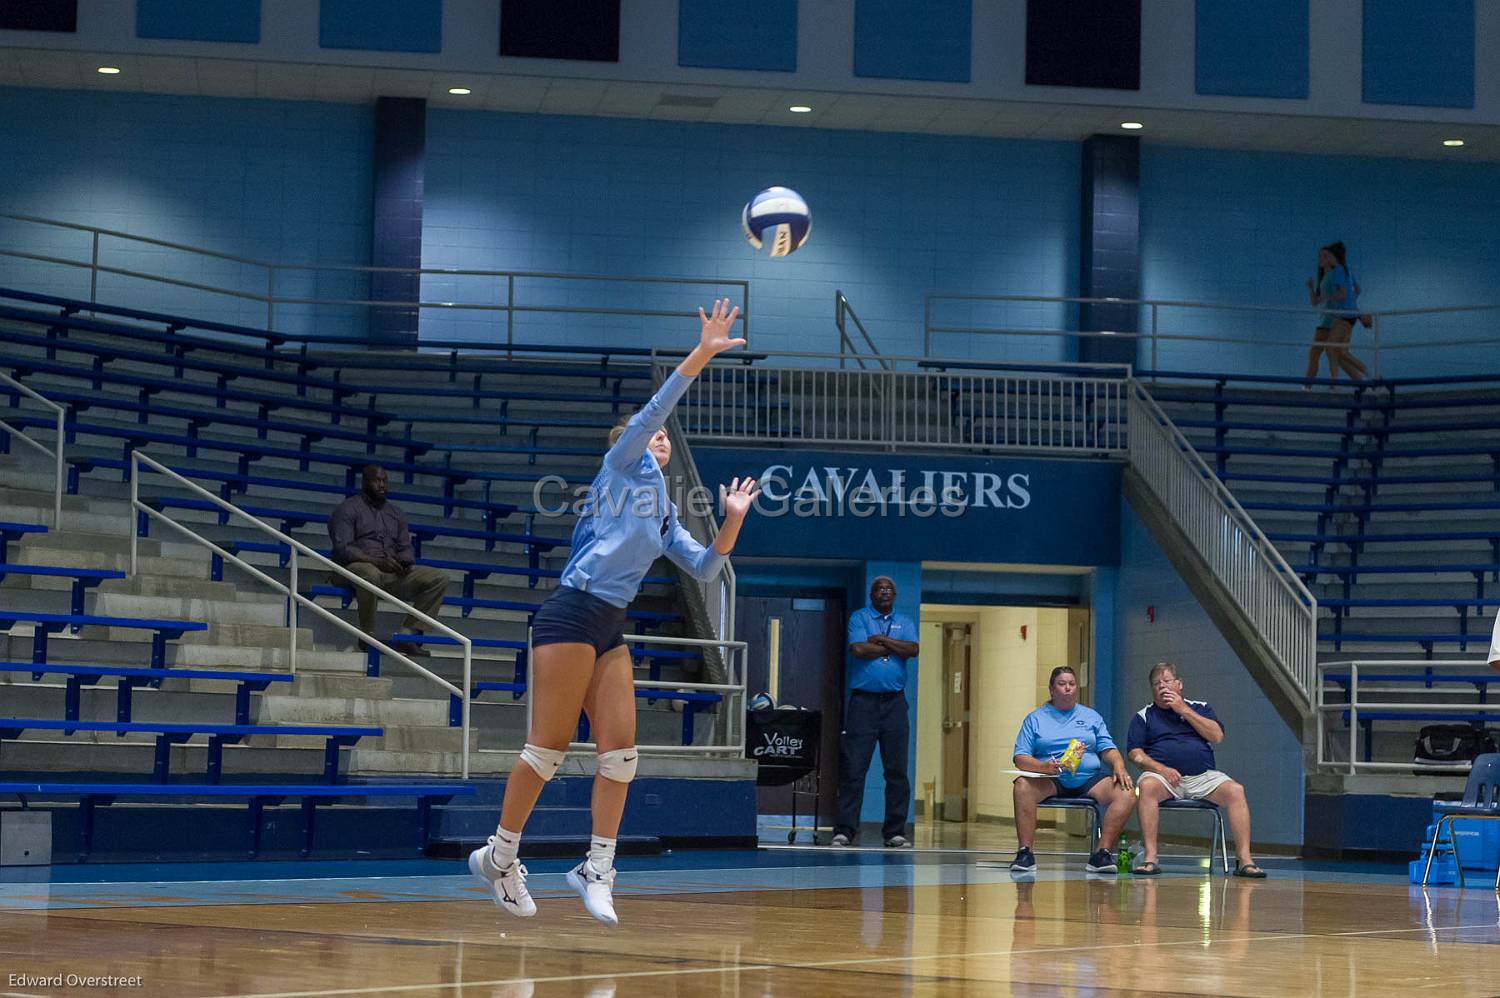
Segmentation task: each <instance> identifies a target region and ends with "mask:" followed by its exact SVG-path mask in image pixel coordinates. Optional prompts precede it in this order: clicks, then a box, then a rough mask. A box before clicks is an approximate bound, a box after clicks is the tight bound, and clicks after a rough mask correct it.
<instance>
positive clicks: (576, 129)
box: [423, 110, 1079, 358]
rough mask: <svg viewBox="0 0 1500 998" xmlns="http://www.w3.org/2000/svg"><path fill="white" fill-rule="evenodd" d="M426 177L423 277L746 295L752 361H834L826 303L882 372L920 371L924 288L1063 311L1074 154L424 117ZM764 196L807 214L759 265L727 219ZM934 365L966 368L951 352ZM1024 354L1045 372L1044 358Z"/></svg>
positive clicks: (607, 334)
mask: <svg viewBox="0 0 1500 998" xmlns="http://www.w3.org/2000/svg"><path fill="white" fill-rule="evenodd" d="M427 157H428V158H427V191H426V194H427V201H426V206H425V214H424V263H425V265H426V266H429V267H471V268H475V267H477V268H489V269H508V268H509V269H519V270H531V271H568V272H573V273H585V274H587V273H623V274H640V275H653V276H719V277H748V278H750V279H751V280H752V281H753V282H754V295H755V297H754V300H753V302H752V316H753V318H752V325H751V331H750V336H751V341H752V343H753V344H754V345H755V347H757V348H760V349H765V350H801V351H836V350H837V348H838V339H837V333H836V331H835V329H834V326H833V321H832V314H833V293H834V290H835V289H842V290H843V291H844V293H845V294H847V295H848V296H849V298H850V300H851V301H852V302H853V303H854V306H855V308H856V309H857V311H858V312H859V315H860V318H861V319H863V320H864V322H865V325H866V326H867V327H868V329H869V330H870V334H871V336H872V337H873V338H874V340H875V342H876V343H877V344H879V346H880V349H881V350H882V351H883V352H886V353H920V352H921V347H922V334H921V330H922V296H923V295H924V294H925V293H927V292H928V291H930V290H932V289H934V288H943V289H945V290H957V291H975V292H977V291H985V292H994V291H1006V290H1013V289H1015V288H1027V289H1034V290H1036V292H1037V293H1039V294H1047V295H1064V294H1068V293H1071V292H1072V291H1073V290H1074V288H1075V286H1076V280H1077V276H1076V275H1077V264H1076V260H1077V244H1078V235H1077V233H1078V211H1079V206H1078V171H1079V163H1078V152H1077V148H1076V146H1074V145H1072V144H1071V143H1051V142H1025V141H1005V140H990V139H974V138H945V137H939V136H918V135H898V134H872V133H865V132H845V131H838V132H835V131H811V132H809V131H805V130H800V129H799V130H791V129H779V128H769V127H768V128H744V127H724V126H717V125H687V124H676V123H666V122H647V121H624V120H615V119H602V118H594V119H589V118H564V117H550V116H536V115H513V114H488V113H470V112H457V111H446V110H434V111H432V112H431V114H430V116H429V118H428V130H427ZM772 184H784V185H786V186H789V187H792V188H795V189H796V190H798V191H800V192H801V193H802V194H803V196H805V197H806V198H807V199H808V203H809V204H810V205H811V207H812V212H813V231H812V237H811V239H809V241H808V243H807V245H806V246H804V247H803V248H802V249H801V250H799V251H798V252H797V253H796V255H794V256H792V257H787V258H782V259H771V258H770V257H765V256H759V257H758V256H756V255H755V254H754V252H753V251H752V250H751V249H750V247H749V245H748V244H747V243H746V242H745V239H744V236H743V235H742V234H741V232H740V224H739V214H740V209H741V207H742V206H743V205H744V203H745V202H746V201H747V200H748V199H749V198H750V197H751V196H753V195H754V194H755V193H756V192H757V191H759V190H761V189H762V188H765V187H767V186H770V185H772ZM725 290H726V291H727V289H725ZM424 293H425V294H426V295H427V297H429V298H439V299H442V300H446V301H481V300H488V301H495V300H500V301H503V300H504V297H503V296H504V294H505V289H504V288H503V287H497V286H496V285H495V284H494V283H493V282H480V281H457V280H454V281H447V280H437V279H433V280H429V282H428V283H427V286H426V288H425V290H424ZM517 294H518V299H519V300H526V301H532V302H538V303H540V302H546V303H549V304H555V303H561V302H567V303H569V304H575V305H576V304H601V303H604V304H607V303H611V302H616V301H617V302H618V303H619V304H621V305H630V304H640V305H649V306H651V307H670V308H675V309H687V308H689V307H691V308H694V309H695V308H696V307H697V306H698V305H699V304H701V303H702V302H703V301H704V300H705V299H707V298H710V297H712V295H713V290H712V289H677V290H675V291H674V290H672V289H662V290H661V291H659V292H656V293H653V294H651V295H638V296H637V297H632V298H629V299H628V300H627V299H622V298H621V297H620V296H621V295H622V292H621V290H620V289H619V288H618V287H590V286H588V285H587V283H586V282H578V283H577V284H574V285H573V286H572V287H571V289H570V290H569V291H568V292H566V293H564V292H562V291H554V292H552V293H551V294H550V296H549V293H548V292H547V291H546V290H545V289H543V288H542V287H541V286H540V285H538V284H531V285H528V286H524V287H519V288H518V291H517ZM495 295H499V296H500V297H499V298H498V299H497V298H495V297H493V296H495ZM486 296H490V297H486ZM1011 315H1012V318H1013V320H1014V321H1017V322H1027V323H1033V324H1038V325H1042V326H1049V325H1050V326H1052V327H1056V326H1057V325H1058V323H1059V322H1060V321H1061V320H1062V315H1063V313H1062V311H1061V310H1060V309H1058V308H1057V307H1055V306H1041V307H1039V306H1028V307H1025V308H1016V309H1012V310H1011ZM947 318H962V314H961V313H958V312H955V313H953V314H952V315H948V316H947ZM516 329H517V332H516V336H517V339H524V338H528V337H529V338H530V339H532V340H535V339H536V338H537V335H538V334H543V335H548V336H555V337H557V338H559V339H561V340H563V341H564V342H593V343H598V342H600V341H601V340H603V341H605V342H613V343H629V344H632V345H634V344H639V343H642V342H647V343H650V342H667V341H670V340H672V339H674V338H675V339H677V340H679V341H680V339H681V338H682V337H690V336H692V335H694V333H695V329H696V326H695V324H694V322H693V321H691V320H686V319H684V320H668V321H665V322H661V321H657V322H653V323H651V324H649V325H646V324H643V323H642V322H641V321H640V320H635V319H615V320H604V319H599V320H590V321H587V322H579V321H576V320H575V321H569V322H566V323H561V322H558V321H557V320H556V319H555V318H553V317H542V318H529V317H518V319H517V326H516ZM423 335H424V336H426V337H428V338H431V337H434V336H442V337H445V338H456V339H495V338H496V337H497V336H499V337H503V335H504V333H503V329H502V330H497V329H496V323H495V320H494V319H493V318H487V317H481V316H476V315H472V314H470V315H465V314H456V315H445V316H443V317H441V318H436V319H433V320H432V321H430V322H429V323H428V324H427V326H426V328H425V329H424V333H423ZM942 347H943V349H944V350H945V352H947V353H948V354H950V355H953V354H958V355H969V354H970V353H971V352H972V351H974V350H975V349H976V347H975V345H974V344H973V343H971V342H969V341H967V340H965V339H960V338H956V337H955V338H950V341H948V342H945V343H943V344H942ZM1027 349H1034V350H1035V351H1036V352H1037V356H1040V357H1047V358H1051V357H1055V356H1057V355H1058V354H1057V350H1058V346H1057V344H1055V343H1053V342H1050V341H1045V342H1041V343H1039V344H1037V345H1034V346H1033V347H1028V348H1027Z"/></svg>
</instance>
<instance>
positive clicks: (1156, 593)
mask: <svg viewBox="0 0 1500 998" xmlns="http://www.w3.org/2000/svg"><path fill="white" fill-rule="evenodd" d="M1120 506H1121V510H1120V520H1121V527H1120V568H1119V573H1118V580H1117V586H1116V589H1115V599H1114V608H1115V619H1114V628H1115V660H1114V663H1113V676H1112V677H1111V679H1112V685H1113V699H1112V702H1113V710H1112V711H1110V713H1109V714H1108V715H1107V718H1106V719H1107V720H1108V721H1109V726H1110V730H1111V731H1114V732H1118V733H1119V735H1120V736H1121V737H1122V738H1123V736H1124V734H1125V732H1127V731H1129V730H1130V716H1131V715H1132V714H1133V713H1135V712H1136V711H1137V710H1140V709H1141V708H1142V707H1144V706H1146V704H1148V703H1149V702H1150V700H1151V695H1150V692H1149V690H1148V689H1147V686H1146V678H1147V675H1148V673H1149V672H1150V671H1151V666H1153V665H1155V664H1156V663H1157V662H1161V661H1170V662H1174V663H1176V664H1177V665H1178V666H1179V667H1180V669H1181V675H1182V679H1183V683H1184V686H1185V690H1184V692H1185V694H1186V695H1187V696H1191V697H1193V698H1195V699H1199V700H1207V701H1208V702H1209V703H1211V704H1212V705H1213V708H1214V711H1215V712H1216V713H1217V714H1218V715H1219V717H1220V718H1221V719H1222V720H1223V721H1224V732H1225V737H1224V741H1223V742H1221V743H1220V744H1219V745H1217V746H1215V748H1214V755H1215V758H1216V760H1217V762H1218V765H1219V768H1220V769H1222V770H1224V771H1225V772H1226V773H1228V774H1229V775H1230V776H1232V777H1234V778H1235V779H1236V780H1239V781H1240V782H1241V783H1243V784H1244V785H1245V790H1246V792H1247V794H1248V795H1249V798H1250V819H1251V835H1252V837H1253V839H1254V840H1255V841H1257V842H1273V843H1278V844H1283V845H1291V844H1300V843H1301V842H1302V811H1303V790H1304V783H1305V781H1304V779H1303V772H1302V744H1301V740H1300V737H1299V734H1298V733H1297V732H1293V731H1291V730H1290V729H1288V728H1287V726H1286V723H1285V722H1284V721H1282V720H1281V717H1280V716H1279V715H1278V714H1277V713H1276V711H1275V709H1274V708H1273V707H1272V706H1271V703H1270V701H1269V700H1267V699H1266V697H1265V694H1263V693H1262V692H1261V690H1260V687H1259V686H1257V685H1256V683H1255V680H1254V679H1252V678H1251V677H1250V674H1249V673H1248V672H1247V671H1246V670H1245V667H1244V665H1243V664H1242V663H1241V662H1240V660H1239V658H1238V657H1237V656H1236V655H1235V654H1234V652H1233V651H1231V650H1230V648H1229V645H1228V644H1226V643H1225V641H1224V639H1223V637H1222V636H1221V635H1220V634H1219V631H1218V629H1217V628H1215V627H1214V625H1213V622H1212V621H1211V620H1209V618H1208V614H1207V612H1206V611H1204V609H1203V607H1202V606H1200V605H1199V604H1198V602H1197V600H1195V599H1194V598H1193V595H1192V593H1190V592H1189V591H1188V588H1187V585H1186V584H1185V583H1184V582H1183V581H1182V579H1181V578H1180V577H1179V576H1178V575H1177V572H1176V570H1175V569H1174V568H1173V567H1172V565H1171V563H1170V562H1168V561H1167V558H1166V555H1164V554H1163V553H1162V551H1161V549H1160V548H1159V547H1157V545H1156V542H1155V541H1154V540H1152V539H1151V535H1150V534H1149V533H1147V531H1146V528H1145V527H1144V526H1143V525H1142V524H1141V522H1140V520H1139V519H1138V518H1137V517H1136V515H1135V513H1134V511H1132V510H1131V508H1130V506H1129V504H1128V503H1126V502H1125V500H1123V499H1121V500H1120ZM1148 606H1154V607H1155V608H1156V622H1155V623H1150V622H1148V621H1147V619H1146V607H1148ZM1097 701H1098V702H1100V703H1103V702H1104V701H1103V699H1102V697H1100V698H1097ZM1122 747H1123V746H1122ZM1183 834H1188V833H1187V832H1184V833H1183ZM1192 834H1202V833H1201V832H1193V833H1192Z"/></svg>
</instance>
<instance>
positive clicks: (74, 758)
mask: <svg viewBox="0 0 1500 998" xmlns="http://www.w3.org/2000/svg"><path fill="white" fill-rule="evenodd" d="M250 741H259V739H250ZM302 741H303V743H302V744H292V743H291V742H292V740H291V739H290V738H284V739H280V740H279V742H284V743H285V744H274V745H265V744H247V745H226V746H224V775H225V777H226V778H228V779H233V778H235V777H237V776H247V775H252V774H263V775H287V776H293V775H295V776H307V777H309V778H310V780H311V781H312V782H316V781H317V780H318V779H321V777H322V773H323V744H322V740H321V739H303V740H302ZM314 741H316V742H317V744H316V745H314V744H313V742H314ZM341 755H342V756H343V759H344V760H345V762H344V765H347V760H348V759H349V753H348V751H347V750H345V751H344V752H343V753H341ZM154 757H155V745H154V743H153V742H152V741H150V740H146V741H137V740H135V737H134V736H131V735H127V736H125V737H123V738H120V737H117V736H115V735H113V734H110V733H107V732H79V733H78V734H75V735H72V736H69V737H62V736H61V735H59V736H57V737H55V738H41V737H32V733H28V734H27V736H26V737H24V738H20V739H16V740H13V741H6V742H5V743H4V744H3V745H0V764H3V765H4V767H5V768H6V769H7V770H9V771H12V772H38V773H90V772H94V773H126V774H131V775H132V776H147V775H149V774H150V773H151V769H152V763H153V760H154ZM207 767H208V748H207V746H206V745H200V744H194V743H189V744H186V745H173V746H172V750H171V771H172V773H173V774H175V775H177V776H182V775H184V774H191V775H192V776H193V778H196V779H202V777H203V774H204V772H205V771H206V770H207ZM455 771H456V770H455Z"/></svg>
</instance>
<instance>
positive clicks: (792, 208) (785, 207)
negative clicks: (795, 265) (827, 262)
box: [740, 187, 812, 256]
mask: <svg viewBox="0 0 1500 998" xmlns="http://www.w3.org/2000/svg"><path fill="white" fill-rule="evenodd" d="M740 224H741V225H742V226H743V227H744V229H745V238H746V239H747V240H749V241H750V245H751V246H753V247H755V248H756V249H760V248H761V247H762V246H764V245H766V244H767V243H770V245H771V255H772V256H787V255H789V254H791V253H795V252H796V251H797V250H799V249H801V248H802V244H803V243H805V242H807V235H808V233H810V232H811V231H812V212H810V211H808V209H807V202H806V201H804V200H802V195H801V194H798V193H797V192H796V191H794V190H792V189H791V188H790V187H767V188H766V189H765V190H763V191H761V192H760V193H759V194H757V195H755V197H753V198H751V199H750V202H749V203H748V204H746V205H745V210H744V212H743V213H741V215H740Z"/></svg>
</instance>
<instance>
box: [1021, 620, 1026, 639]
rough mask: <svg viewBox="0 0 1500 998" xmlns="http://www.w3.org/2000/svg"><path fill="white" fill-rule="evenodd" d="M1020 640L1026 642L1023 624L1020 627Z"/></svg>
mask: <svg viewBox="0 0 1500 998" xmlns="http://www.w3.org/2000/svg"><path fill="white" fill-rule="evenodd" d="M1021 640H1022V641H1025V640H1026V625H1025V624H1022V625H1021Z"/></svg>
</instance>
